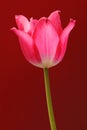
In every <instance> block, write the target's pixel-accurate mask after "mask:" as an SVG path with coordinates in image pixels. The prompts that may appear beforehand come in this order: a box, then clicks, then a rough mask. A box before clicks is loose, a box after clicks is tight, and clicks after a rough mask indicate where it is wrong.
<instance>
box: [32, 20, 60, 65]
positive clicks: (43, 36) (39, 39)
mask: <svg viewBox="0 0 87 130" xmlns="http://www.w3.org/2000/svg"><path fill="white" fill-rule="evenodd" d="M33 39H34V43H35V44H36V46H37V48H38V51H39V54H40V56H41V59H42V62H43V61H44V63H45V64H48V63H47V62H52V61H53V57H54V55H55V52H56V48H57V45H58V42H59V37H58V34H57V32H56V30H55V28H54V27H53V25H52V24H51V22H50V21H49V20H48V19H47V18H41V19H40V20H39V22H38V24H37V26H36V28H35V31H34V35H33ZM49 64H50V63H49ZM46 67H47V66H46Z"/></svg>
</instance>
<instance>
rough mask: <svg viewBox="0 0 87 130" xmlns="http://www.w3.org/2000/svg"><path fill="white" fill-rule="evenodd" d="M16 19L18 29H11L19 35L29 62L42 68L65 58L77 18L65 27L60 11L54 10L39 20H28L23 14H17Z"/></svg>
mask: <svg viewBox="0 0 87 130" xmlns="http://www.w3.org/2000/svg"><path fill="white" fill-rule="evenodd" d="M15 21H16V24H17V26H18V29H17V28H15V27H13V28H12V29H11V30H12V31H13V32H14V33H15V34H16V35H17V36H18V39H19V43H20V47H21V49H22V52H23V54H24V56H25V58H26V59H27V61H28V62H30V63H31V64H33V65H35V66H37V67H40V68H50V67H52V66H55V65H57V64H58V63H59V62H60V61H61V60H62V59H63V57H64V54H65V51H66V48H67V41H68V37H69V34H70V32H71V30H72V29H73V27H74V26H75V20H73V19H70V21H69V23H68V25H67V26H66V27H65V28H64V29H63V28H62V26H61V20H60V11H54V12H52V13H51V14H50V15H49V17H48V18H46V17H42V18H40V19H39V20H36V19H33V18H30V20H28V19H27V18H26V17H25V16H23V15H16V16H15Z"/></svg>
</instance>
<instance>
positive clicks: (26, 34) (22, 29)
mask: <svg viewBox="0 0 87 130" xmlns="http://www.w3.org/2000/svg"><path fill="white" fill-rule="evenodd" d="M15 21H16V24H17V26H18V29H17V28H15V27H13V28H12V29H11V30H12V31H13V32H14V33H15V34H16V35H17V36H18V39H19V43H20V47H21V50H22V52H23V54H24V56H25V58H26V59H27V61H28V62H29V63H31V64H33V65H35V66H37V67H40V68H43V70H44V81H45V91H46V100H47V108H48V115H49V122H50V127H51V130H57V127H56V123H55V118H54V112H53V105H52V99H51V92H50V83H49V74H48V68H50V67H53V66H55V65H57V64H58V63H60V62H61V61H62V59H63V57H64V55H65V52H66V48H67V42H68V37H69V34H70V32H71V30H72V29H73V27H74V26H75V20H73V19H70V21H69V23H68V25H67V26H66V27H65V28H64V29H63V28H62V25H61V20H60V11H54V12H52V13H51V14H50V15H49V17H48V18H46V17H42V18H40V19H39V20H36V19H33V18H30V20H28V19H27V18H26V17H25V16H23V15H16V16H15Z"/></svg>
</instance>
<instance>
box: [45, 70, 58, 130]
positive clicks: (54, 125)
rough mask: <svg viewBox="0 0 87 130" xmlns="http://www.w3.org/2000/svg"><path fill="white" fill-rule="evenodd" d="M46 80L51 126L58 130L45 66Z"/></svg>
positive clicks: (53, 129)
mask: <svg viewBox="0 0 87 130" xmlns="http://www.w3.org/2000/svg"><path fill="white" fill-rule="evenodd" d="M44 82H45V91H46V101H47V108H48V115H49V122H50V127H51V130H57V128H56V123H55V119H54V113H53V106H52V99H51V92H50V82H49V74H48V69H47V68H44Z"/></svg>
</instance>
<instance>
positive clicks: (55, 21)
mask: <svg viewBox="0 0 87 130" xmlns="http://www.w3.org/2000/svg"><path fill="white" fill-rule="evenodd" d="M59 13H60V11H58V10H57V11H54V12H52V13H51V14H50V16H49V17H48V19H49V20H50V21H51V22H52V23H53V25H54V26H55V28H56V30H57V32H58V35H60V34H61V33H62V26H61V20H60V14H59Z"/></svg>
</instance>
